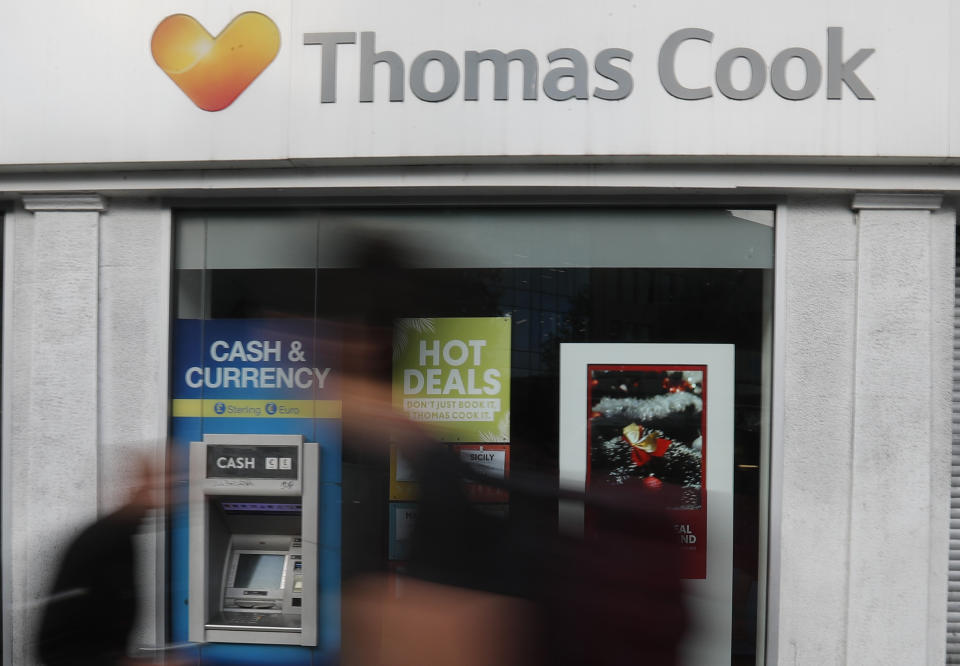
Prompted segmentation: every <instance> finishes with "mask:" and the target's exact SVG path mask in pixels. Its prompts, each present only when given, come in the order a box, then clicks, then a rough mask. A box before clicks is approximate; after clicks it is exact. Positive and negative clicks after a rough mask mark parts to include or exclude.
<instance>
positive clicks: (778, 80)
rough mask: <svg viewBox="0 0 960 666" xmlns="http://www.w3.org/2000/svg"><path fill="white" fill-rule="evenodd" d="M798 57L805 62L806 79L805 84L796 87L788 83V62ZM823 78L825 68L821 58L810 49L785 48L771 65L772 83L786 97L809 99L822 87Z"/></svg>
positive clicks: (774, 88)
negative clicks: (821, 64)
mask: <svg viewBox="0 0 960 666" xmlns="http://www.w3.org/2000/svg"><path fill="white" fill-rule="evenodd" d="M794 58H796V59H797V60H799V61H800V62H802V63H803V69H804V81H803V86H802V87H800V88H798V89H794V88H791V87H790V85H789V84H788V83H787V64H788V63H789V62H790V61H791V60H792V59H794ZM822 78H823V68H822V67H821V66H820V60H818V59H817V56H816V55H815V54H814V53H813V51H810V50H808V49H801V48H792V49H785V50H783V51H781V52H780V53H778V54H777V57H776V58H774V59H773V63H772V64H771V65H770V83H771V84H772V85H773V90H774V92H776V93H777V94H778V95H780V97H782V98H784V99H793V100H800V99H809V98H810V97H813V94H814V93H815V92H817V89H818V88H819V87H820V80H821V79H822Z"/></svg>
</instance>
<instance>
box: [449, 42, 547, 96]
mask: <svg viewBox="0 0 960 666" xmlns="http://www.w3.org/2000/svg"><path fill="white" fill-rule="evenodd" d="M484 60H486V61H488V62H491V63H493V98H494V99H509V95H510V92H509V91H510V86H509V80H508V79H509V76H510V62H511V61H514V60H519V61H520V63H521V64H522V65H523V98H524V99H536V98H537V58H536V56H534V55H533V53H531V52H530V51H528V50H527V49H517V50H515V51H510V52H509V53H504V52H503V51H498V50H497V49H489V50H487V51H467V52H466V53H465V54H464V67H463V77H464V82H463V98H464V99H466V100H471V101H475V100H477V99H479V90H478V89H479V87H480V83H479V78H480V74H479V70H480V62H481V61H484Z"/></svg>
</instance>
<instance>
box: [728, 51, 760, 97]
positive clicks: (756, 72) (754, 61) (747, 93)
mask: <svg viewBox="0 0 960 666" xmlns="http://www.w3.org/2000/svg"><path fill="white" fill-rule="evenodd" d="M740 58H743V59H744V60H746V61H747V63H749V65H750V81H749V82H748V83H747V87H746V88H743V89H742V90H739V89H737V88H735V87H734V85H733V80H732V76H731V70H732V69H733V63H734V62H736V61H737V60H738V59H740ZM766 79H767V64H766V63H765V62H763V57H762V56H761V55H760V54H759V53H757V52H756V51H754V50H753V49H747V48H737V49H730V50H729V51H727V52H726V53H724V54H723V55H722V56H720V59H719V60H717V88H719V89H720V93H721V94H722V95H723V96H724V97H728V98H729V99H738V100H743V99H753V98H754V97H756V96H757V95H759V94H760V91H761V90H763V86H764V84H765V83H766Z"/></svg>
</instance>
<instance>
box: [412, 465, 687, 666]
mask: <svg viewBox="0 0 960 666" xmlns="http://www.w3.org/2000/svg"><path fill="white" fill-rule="evenodd" d="M417 469H418V478H419V484H420V491H421V494H420V504H419V512H418V515H417V523H416V527H415V528H414V535H413V542H412V544H411V559H410V563H409V566H408V568H407V572H408V573H409V575H410V576H413V577H415V578H418V579H420V580H424V581H428V582H430V583H438V584H442V585H451V586H457V587H461V588H468V589H472V590H476V591H478V592H483V593H493V594H497V595H502V596H503V597H505V598H512V599H518V600H519V599H522V600H526V601H528V602H529V603H530V606H531V607H530V609H529V614H528V616H527V617H528V620H529V622H530V625H531V626H530V627H527V628H523V627H513V630H514V631H520V632H522V640H523V641H524V643H525V645H523V646H520V651H519V652H518V653H516V654H515V660H514V662H515V663H518V664H519V663H523V664H544V665H546V664H551V665H567V664H569V665H573V664H592V665H597V666H608V665H609V666H614V665H621V664H623V665H626V664H631V665H632V664H651V665H656V666H661V665H662V666H672V665H674V664H677V663H678V657H677V649H678V647H679V644H680V641H681V639H682V637H683V634H684V632H685V630H686V625H687V617H686V612H685V609H684V606H683V600H682V587H681V585H682V583H681V577H680V575H681V564H682V553H681V551H680V548H679V545H678V540H677V538H676V535H675V534H673V530H672V523H671V521H670V520H669V519H668V517H667V515H666V513H665V511H664V510H663V509H664V507H663V505H662V504H661V503H660V501H656V500H653V499H651V494H650V493H649V492H644V490H643V488H642V487H641V486H639V485H638V486H637V487H636V488H634V487H631V486H623V487H619V488H616V489H614V490H613V491H610V492H604V493H593V494H587V495H582V494H577V493H563V492H558V491H557V490H556V489H555V487H554V486H552V484H550V483H548V482H547V481H546V480H544V479H540V480H527V481H519V482H517V481H511V482H502V481H497V480H494V479H484V478H481V477H477V476H475V475H474V474H472V473H471V472H470V470H468V469H466V468H465V467H464V466H462V465H461V463H460V461H459V460H458V459H456V457H455V456H453V455H452V454H450V453H448V452H447V451H446V450H445V449H442V448H438V449H430V450H426V451H423V452H421V455H420V456H419V459H418V462H417ZM465 482H474V483H476V482H482V483H488V484H491V485H498V486H501V487H506V488H507V489H509V491H510V499H511V502H510V515H509V517H507V518H506V519H499V518H496V517H494V516H491V515H488V514H485V513H483V510H482V508H480V507H478V506H476V505H473V504H471V503H470V502H469V501H468V500H467V497H466V494H465V493H464V491H463V483H465ZM561 499H563V500H564V501H570V502H577V503H583V506H584V513H585V519H586V527H585V533H584V535H583V536H582V537H580V536H578V535H564V534H561V533H559V532H558V531H557V530H556V524H557V523H556V512H557V506H558V502H559V501H560V500H561ZM489 639H490V640H506V641H510V640H511V636H501V637H496V636H490V637H489Z"/></svg>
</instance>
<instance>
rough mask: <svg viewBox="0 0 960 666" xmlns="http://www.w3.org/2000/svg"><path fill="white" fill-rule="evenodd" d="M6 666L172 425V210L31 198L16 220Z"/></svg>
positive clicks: (6, 487) (159, 531)
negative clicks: (64, 562)
mask: <svg viewBox="0 0 960 666" xmlns="http://www.w3.org/2000/svg"><path fill="white" fill-rule="evenodd" d="M5 226H6V229H5V240H6V247H5V283H4V295H5V303H4V314H5V320H4V378H3V379H4V384H3V395H4V402H3V417H4V433H3V435H4V440H3V456H4V457H3V466H2V473H3V483H2V492H3V510H4V515H3V530H4V531H3V549H4V552H3V555H4V558H3V574H4V581H3V584H4V593H5V596H6V599H5V602H6V603H5V606H4V641H3V643H4V662H5V663H15V664H31V663H34V662H35V655H34V651H33V646H32V642H33V638H34V636H35V632H36V625H37V620H38V617H39V614H40V611H41V609H42V605H43V599H44V597H45V595H46V593H47V590H48V589H49V587H50V585H51V584H52V582H53V581H52V576H53V574H54V572H55V571H56V567H57V565H58V563H59V560H60V558H61V556H62V555H63V549H64V547H65V546H66V544H67V543H68V542H69V539H71V538H72V537H73V536H74V535H75V534H76V532H77V531H78V530H79V529H81V528H82V527H83V526H85V525H86V524H88V523H89V522H90V521H92V520H94V519H95V518H96V517H97V516H98V515H104V514H106V513H109V512H110V511H113V510H114V509H116V508H117V507H119V506H120V505H121V504H122V503H123V502H125V501H126V500H127V499H128V498H129V495H130V490H131V489H132V487H133V486H134V484H135V481H136V478H137V476H136V472H137V467H138V465H137V461H138V460H140V459H141V458H142V457H143V456H153V457H155V458H156V459H157V460H158V461H159V460H162V457H163V454H164V452H165V437H166V431H167V419H168V392H167V376H168V372H169V363H168V347H169V304H170V300H169V299H170V257H171V242H170V240H171V236H170V234H171V218H170V211H169V210H168V209H166V208H164V207H163V206H161V205H160V204H159V203H158V202H156V201H150V200H142V199H141V200H129V201H128V200H114V201H111V205H110V207H109V210H108V209H107V207H106V206H105V204H104V201H103V199H102V198H101V197H99V196H96V195H59V196H48V195H44V196H25V197H24V199H23V207H22V208H20V209H17V210H16V211H14V212H13V213H12V214H10V215H8V216H7V217H6V219H5ZM135 545H136V549H137V555H138V559H137V565H138V584H139V591H140V601H141V605H140V613H139V615H138V618H139V624H138V626H137V628H136V633H135V636H133V638H132V640H133V643H134V645H135V646H143V645H148V646H150V645H157V644H161V643H162V642H163V637H164V631H163V618H164V616H165V610H164V599H165V597H164V593H163V591H164V561H165V560H164V534H163V521H162V517H161V519H160V520H157V521H149V522H148V524H147V525H146V526H145V529H144V530H143V533H142V534H141V535H140V536H139V537H138V539H137V543H136V544H135Z"/></svg>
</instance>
